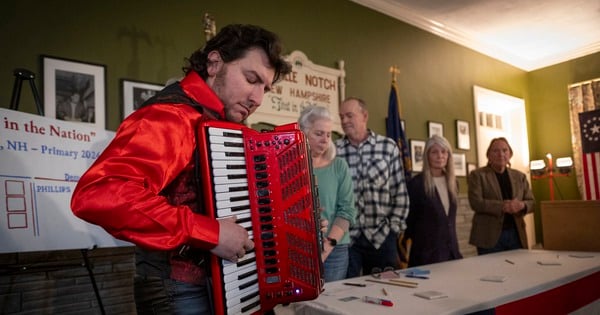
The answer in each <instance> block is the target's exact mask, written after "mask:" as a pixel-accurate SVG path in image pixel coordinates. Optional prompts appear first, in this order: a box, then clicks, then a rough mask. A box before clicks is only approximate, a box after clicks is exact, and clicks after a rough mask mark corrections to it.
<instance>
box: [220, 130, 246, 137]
mask: <svg viewBox="0 0 600 315" xmlns="http://www.w3.org/2000/svg"><path fill="white" fill-rule="evenodd" d="M222 136H223V137H229V138H244V136H243V135H242V134H241V133H236V132H229V131H223V134H222Z"/></svg>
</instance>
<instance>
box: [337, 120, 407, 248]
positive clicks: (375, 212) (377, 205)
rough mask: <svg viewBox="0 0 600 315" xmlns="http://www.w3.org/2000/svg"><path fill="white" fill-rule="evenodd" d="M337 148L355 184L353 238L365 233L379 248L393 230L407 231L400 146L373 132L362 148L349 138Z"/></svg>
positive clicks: (405, 196) (351, 233)
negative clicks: (355, 212) (355, 214)
mask: <svg viewBox="0 0 600 315" xmlns="http://www.w3.org/2000/svg"><path fill="white" fill-rule="evenodd" d="M336 146H337V156H338V157H341V158H344V159H346V161H347V162H348V166H349V167H350V172H351V174H352V181H353V183H354V195H355V200H356V201H355V202H356V209H357V211H358V214H357V219H356V224H355V225H353V226H352V227H351V228H350V236H351V237H352V239H353V240H355V239H357V238H358V237H359V236H360V233H361V232H362V233H363V234H364V235H365V237H366V238H367V239H368V240H370V241H371V244H373V246H374V247H375V248H376V249H379V247H381V244H383V242H384V241H385V239H386V237H387V236H388V234H389V233H390V229H391V230H392V231H394V232H396V233H400V232H402V231H404V230H405V229H406V217H407V216H408V206H409V198H408V192H407V189H406V180H405V178H404V166H403V165H402V159H401V158H400V150H399V149H398V145H397V144H396V143H395V142H394V140H392V139H390V138H387V137H384V136H382V135H378V134H376V133H374V132H373V131H371V130H369V137H368V138H367V139H366V140H365V141H363V142H362V143H361V144H359V145H358V147H357V146H354V145H352V144H351V143H350V141H349V140H348V139H347V138H346V137H344V138H342V139H338V140H337V141H336Z"/></svg>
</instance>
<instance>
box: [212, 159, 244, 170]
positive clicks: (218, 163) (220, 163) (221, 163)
mask: <svg viewBox="0 0 600 315" xmlns="http://www.w3.org/2000/svg"><path fill="white" fill-rule="evenodd" d="M210 164H211V165H212V167H213V168H227V167H228V166H229V167H231V166H246V161H240V160H213V161H211V162H210ZM244 169H245V167H244Z"/></svg>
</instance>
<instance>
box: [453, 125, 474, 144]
mask: <svg viewBox="0 0 600 315" xmlns="http://www.w3.org/2000/svg"><path fill="white" fill-rule="evenodd" d="M456 147H457V148H459V149H461V150H470V149H471V136H470V134H469V122H468V121H464V120H456Z"/></svg>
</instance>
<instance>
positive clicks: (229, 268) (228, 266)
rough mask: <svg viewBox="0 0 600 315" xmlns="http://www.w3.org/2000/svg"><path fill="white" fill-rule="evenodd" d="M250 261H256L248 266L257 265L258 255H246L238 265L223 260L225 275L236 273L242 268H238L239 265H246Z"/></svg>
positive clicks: (252, 253)
mask: <svg viewBox="0 0 600 315" xmlns="http://www.w3.org/2000/svg"><path fill="white" fill-rule="evenodd" d="M250 260H254V261H253V262H251V263H248V264H247V265H252V264H254V265H256V255H255V254H254V252H251V253H246V255H244V257H242V258H240V259H239V260H238V262H237V263H234V262H231V261H229V260H225V259H223V260H221V261H222V266H223V275H228V274H230V273H232V272H235V271H236V270H237V269H239V268H241V267H238V264H240V263H244V262H246V261H250Z"/></svg>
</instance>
